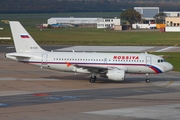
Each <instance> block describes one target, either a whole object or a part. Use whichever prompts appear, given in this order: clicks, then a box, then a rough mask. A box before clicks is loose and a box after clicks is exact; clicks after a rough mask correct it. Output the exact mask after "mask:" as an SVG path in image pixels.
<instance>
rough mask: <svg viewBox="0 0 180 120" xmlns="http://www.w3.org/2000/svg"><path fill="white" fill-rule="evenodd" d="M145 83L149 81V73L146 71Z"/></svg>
mask: <svg viewBox="0 0 180 120" xmlns="http://www.w3.org/2000/svg"><path fill="white" fill-rule="evenodd" d="M146 83H150V79H149V74H148V73H146Z"/></svg>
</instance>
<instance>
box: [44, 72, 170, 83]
mask: <svg viewBox="0 0 180 120" xmlns="http://www.w3.org/2000/svg"><path fill="white" fill-rule="evenodd" d="M44 78H46V79H57V80H60V81H64V80H68V81H72V80H73V81H75V80H76V81H86V82H89V76H88V75H82V74H81V75H78V74H77V75H67V76H49V77H44ZM150 79H151V82H158V81H159V82H162V81H169V80H170V79H168V78H157V77H151V78H150ZM143 82H144V83H145V77H142V76H141V77H138V76H136V77H126V78H125V80H124V81H112V80H108V79H107V78H102V77H98V76H97V80H96V83H101V84H103V83H119V84H126V83H128V84H129V83H143Z"/></svg>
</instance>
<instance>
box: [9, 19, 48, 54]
mask: <svg viewBox="0 0 180 120" xmlns="http://www.w3.org/2000/svg"><path fill="white" fill-rule="evenodd" d="M9 23H10V28H11V32H12V36H13V40H14V44H15V49H16V52H43V51H44V50H43V49H42V48H41V47H40V46H39V45H38V44H37V43H36V42H35V40H34V39H33V38H32V37H31V35H30V34H29V33H28V32H27V31H26V30H25V29H24V27H23V26H22V25H21V23H20V22H18V21H9Z"/></svg>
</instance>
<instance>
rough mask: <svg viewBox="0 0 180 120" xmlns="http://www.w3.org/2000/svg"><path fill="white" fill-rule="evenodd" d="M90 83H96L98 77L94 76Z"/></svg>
mask: <svg viewBox="0 0 180 120" xmlns="http://www.w3.org/2000/svg"><path fill="white" fill-rule="evenodd" d="M89 82H90V83H95V82H96V76H94V75H92V76H91V77H90V79H89Z"/></svg>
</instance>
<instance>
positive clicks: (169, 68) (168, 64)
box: [165, 63, 173, 71]
mask: <svg viewBox="0 0 180 120" xmlns="http://www.w3.org/2000/svg"><path fill="white" fill-rule="evenodd" d="M172 69H173V65H172V64H170V63H167V65H166V69H165V71H171V70H172Z"/></svg>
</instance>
